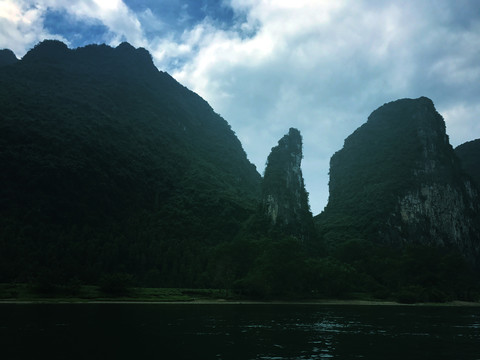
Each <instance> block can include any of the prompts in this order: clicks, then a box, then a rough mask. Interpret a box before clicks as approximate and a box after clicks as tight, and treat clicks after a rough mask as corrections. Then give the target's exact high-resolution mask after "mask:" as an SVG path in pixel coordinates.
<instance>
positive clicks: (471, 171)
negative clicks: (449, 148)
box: [455, 139, 480, 187]
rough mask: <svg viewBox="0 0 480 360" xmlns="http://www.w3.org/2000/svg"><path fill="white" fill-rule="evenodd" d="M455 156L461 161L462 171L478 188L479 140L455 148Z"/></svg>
mask: <svg viewBox="0 0 480 360" xmlns="http://www.w3.org/2000/svg"><path fill="white" fill-rule="evenodd" d="M455 154H456V155H457V156H458V157H459V158H460V160H461V161H462V168H463V170H464V171H465V172H466V173H467V174H468V175H470V176H471V177H472V179H473V180H474V181H475V183H476V184H477V187H478V186H480V139H477V140H473V141H469V142H466V143H465V144H462V145H459V146H457V147H456V148H455Z"/></svg>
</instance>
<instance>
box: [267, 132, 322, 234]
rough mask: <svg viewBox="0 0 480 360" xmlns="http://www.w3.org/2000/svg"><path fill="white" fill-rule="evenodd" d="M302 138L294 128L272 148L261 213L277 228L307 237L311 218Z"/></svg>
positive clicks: (268, 161)
mask: <svg viewBox="0 0 480 360" xmlns="http://www.w3.org/2000/svg"><path fill="white" fill-rule="evenodd" d="M301 162H302V137H301V135H300V132H299V131H298V130H297V129H294V128H291V129H290V130H289V132H288V134H287V135H285V136H284V137H283V138H282V139H280V141H279V142H278V145H277V146H275V147H274V148H272V151H271V153H270V155H269V156H268V160H267V166H266V169H265V175H264V179H263V184H262V211H263V213H264V214H265V215H266V216H267V217H268V219H269V220H270V222H271V224H272V225H273V226H274V227H277V228H281V229H282V230H284V231H286V233H287V234H290V235H294V236H297V237H299V238H306V237H308V233H309V232H310V231H311V225H312V224H313V223H312V214H311V212H310V208H309V205H308V194H307V192H306V191H305V185H304V181H303V176H302V170H301Z"/></svg>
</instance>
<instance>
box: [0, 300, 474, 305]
mask: <svg viewBox="0 0 480 360" xmlns="http://www.w3.org/2000/svg"><path fill="white" fill-rule="evenodd" d="M2 304H18V305H21V304H32V305H33V304H50V305H55V304H58V305H63V304H79V305H81V304H112V305H115V304H116V305H130V304H131V305H287V306H288V305H296V306H299V305H311V306H434V307H480V302H470V301H460V300H455V301H449V302H445V303H413V304H404V303H399V302H395V301H375V300H338V299H337V300H335V299H318V300H309V301H286V300H272V301H256V300H225V299H215V300H214V299H212V300H210V299H206V300H201V299H200V300H192V301H145V300H139V301H135V300H77V299H75V300H68V299H35V300H0V305H2Z"/></svg>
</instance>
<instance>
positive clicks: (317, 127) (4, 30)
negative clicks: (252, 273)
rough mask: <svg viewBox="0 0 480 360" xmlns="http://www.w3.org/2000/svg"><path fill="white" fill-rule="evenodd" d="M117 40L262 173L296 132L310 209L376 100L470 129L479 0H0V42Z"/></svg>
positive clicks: (455, 136)
mask: <svg viewBox="0 0 480 360" xmlns="http://www.w3.org/2000/svg"><path fill="white" fill-rule="evenodd" d="M43 39H60V40H62V41H64V42H65V43H66V44H67V45H69V46H70V47H71V48H75V47H78V46H84V45H87V44H90V43H106V44H109V45H112V46H116V45H118V44H119V43H120V42H122V41H128V42H130V43H131V44H132V45H134V46H136V47H144V48H146V49H147V50H149V51H150V53H151V54H152V56H153V59H154V61H155V64H156V65H157V67H158V68H159V69H161V70H164V71H167V72H169V73H170V74H171V75H173V76H174V77H175V78H176V79H177V80H178V81H179V82H181V83H182V84H184V85H185V86H187V87H189V88H190V89H192V90H194V91H195V92H197V93H198V94H200V95H201V96H202V97H203V98H204V99H206V100H207V101H208V102H209V103H210V105H211V106H212V107H213V108H214V110H215V111H216V112H217V113H219V114H220V115H222V116H223V117H224V118H225V119H226V120H227V121H228V122H229V123H230V124H231V125H232V128H233V130H234V131H235V132H236V134H237V136H238V137H239V138H240V140H241V142H242V144H243V147H244V149H245V151H246V152H247V155H248V157H249V159H250V161H252V162H253V163H254V164H255V165H256V166H257V169H258V170H259V172H260V173H263V170H264V166H265V160H266V158H267V156H268V154H269V152H270V149H271V148H272V147H273V146H275V145H276V144H277V141H278V140H279V139H280V138H281V137H282V136H283V135H284V134H286V133H287V132H288V129H289V128H290V127H296V128H298V129H299V130H300V131H301V132H302V135H303V140H304V160H303V173H304V178H305V183H306V187H307V191H309V193H310V204H311V207H312V211H313V213H314V214H317V213H319V212H321V211H322V210H323V207H324V206H325V205H326V203H327V200H328V167H329V159H330V156H331V155H332V154H333V153H334V152H335V151H338V150H339V149H341V148H342V146H343V141H344V139H345V138H346V137H347V136H348V135H350V134H351V133H352V132H353V131H354V130H355V129H356V128H357V127H359V126H360V125H361V124H362V123H364V122H365V121H366V120H367V118H368V115H369V114H370V113H371V112H372V111H373V110H375V109H376V108H377V107H379V106H381V105H382V104H384V103H386V102H389V101H392V100H396V99H399V98H405V97H408V98H416V97H419V96H427V97H429V98H431V99H432V100H433V102H434V103H435V106H436V108H437V110H438V111H439V112H440V114H441V115H442V116H443V117H444V119H445V121H446V124H447V132H448V134H449V136H450V142H451V143H452V145H453V146H457V145H459V144H461V143H463V142H465V141H468V140H473V139H476V138H479V137H480V1H478V0H403V1H402V0H397V1H387V0H363V1H362V0H187V1H180V0H0V48H9V49H11V50H13V51H14V52H15V53H16V55H17V57H19V58H21V57H22V56H23V55H24V54H25V53H26V52H27V51H28V50H29V49H30V48H32V47H33V46H34V45H35V44H36V43H37V42H39V41H41V40H43Z"/></svg>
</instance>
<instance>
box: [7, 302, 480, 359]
mask: <svg viewBox="0 0 480 360" xmlns="http://www.w3.org/2000/svg"><path fill="white" fill-rule="evenodd" d="M0 345H1V350H0V351H1V352H0V358H2V359H5V360H7V359H27V358H28V359H37V358H41V359H74V358H75V359H167V360H169V359H172V360H173V359H199V360H208V359H218V360H220V359H225V360H228V359H242V360H249V359H276V360H283V359H369V360H370V359H382V360H387V359H388V360H395V359H402V360H407V359H422V360H425V359H435V360H439V359H448V360H452V359H471V360H480V308H478V307H447V306H438V307H437V306H432V307H426V306H347V305H340V306H335V305H333V306H332V305H331V306H326V305H293V304H286V305H273V304H256V305H253V304H248V305H246V304H244V305H233V304H218V305H213V304H212V305H206V304H180V305H173V304H0Z"/></svg>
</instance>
